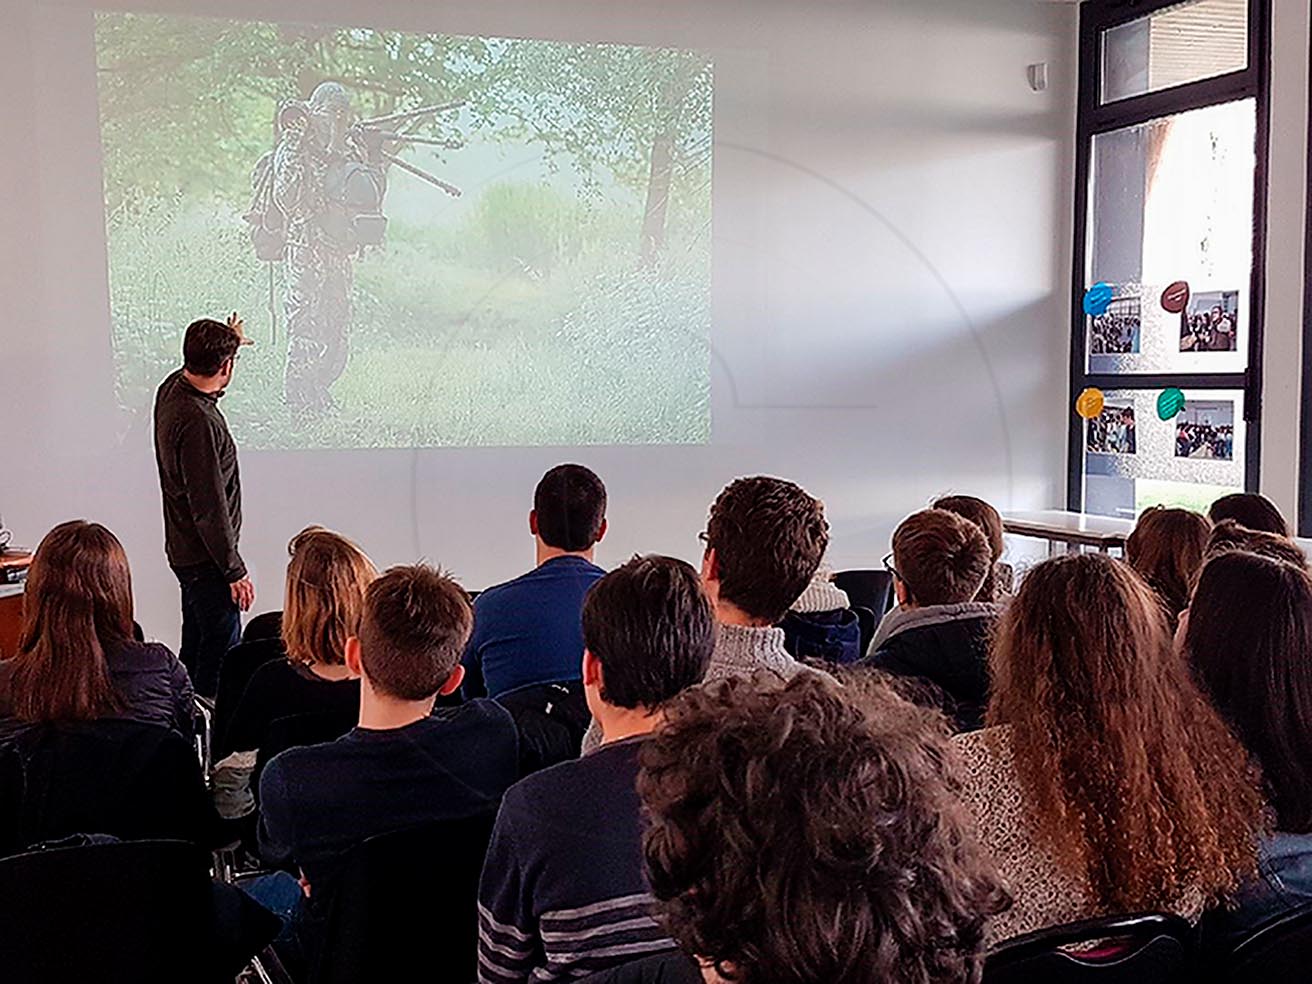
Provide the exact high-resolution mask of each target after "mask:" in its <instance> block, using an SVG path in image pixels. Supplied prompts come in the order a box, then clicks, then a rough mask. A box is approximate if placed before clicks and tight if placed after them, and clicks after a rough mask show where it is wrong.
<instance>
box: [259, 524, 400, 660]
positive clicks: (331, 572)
mask: <svg viewBox="0 0 1312 984" xmlns="http://www.w3.org/2000/svg"><path fill="white" fill-rule="evenodd" d="M287 552H288V553H289V554H290V555H291V558H292V559H291V563H289V564H288V565H287V593H286V599H285V601H284V605H283V615H282V639H283V643H284V644H285V645H286V647H287V658H288V659H289V660H291V661H292V662H293V663H301V664H303V665H309V664H311V663H318V664H321V665H340V664H341V663H343V662H344V661H345V659H346V640H347V638H349V637H350V636H352V635H354V634H355V633H356V631H357V629H358V627H359V624H360V613H361V611H362V610H363V609H364V592H365V589H366V588H367V587H369V584H370V582H372V581H373V580H374V578H376V577H377V576H378V571H377V570H376V569H375V568H374V565H373V562H372V561H371V560H370V559H369V558H368V557H367V556H366V555H365V553H364V551H363V550H361V549H360V548H359V547H358V546H356V545H355V544H354V543H352V542H351V541H350V540H348V539H347V538H346V537H344V536H342V535H341V534H340V533H334V532H333V531H332V530H327V529H324V528H323V527H322V526H309V527H306V528H305V529H303V530H301V532H299V533H297V534H296V536H294V537H292V539H291V542H290V543H288V544H287Z"/></svg>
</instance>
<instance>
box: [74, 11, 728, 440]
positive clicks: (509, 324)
mask: <svg viewBox="0 0 1312 984" xmlns="http://www.w3.org/2000/svg"><path fill="white" fill-rule="evenodd" d="M97 48H98V60H99V70H100V100H101V124H102V139H103V144H104V155H105V198H106V225H107V233H108V243H109V266H110V293H111V316H112V324H113V332H114V352H115V359H116V367H117V381H118V394H119V403H120V405H121V407H122V408H123V412H124V413H125V415H127V417H128V418H129V421H128V423H129V426H144V424H145V421H146V420H147V419H148V417H149V412H150V403H151V398H152V394H153V391H154V388H155V386H157V385H158V383H159V381H160V379H162V378H163V376H164V375H165V374H166V373H168V372H169V371H170V370H171V369H172V368H174V367H176V366H177V364H178V362H179V357H180V348H181V339H182V332H183V329H184V328H185V326H186V325H187V323H188V322H189V321H191V320H192V319H194V318H196V317H200V316H212V317H223V316H225V315H226V314H227V313H228V312H229V311H232V310H237V311H240V312H241V313H242V314H243V315H244V316H245V318H246V322H247V331H248V334H251V335H252V336H253V337H255V339H256V345H255V346H253V347H251V348H247V349H245V350H243V352H242V355H241V360H240V361H239V363H238V366H237V375H236V378H235V380H234V382H233V384H232V386H231V387H230V389H229V391H228V394H227V395H226V396H225V398H224V401H223V408H224V411H225V413H226V414H227V415H228V418H229V420H230V422H231V424H232V427H233V430H234V432H235V434H236V435H237V438H238V440H239V441H240V442H241V443H242V445H243V446H244V447H248V448H333V447H342V448H355V447H409V446H460V445H503V446H505V445H542V444H603V443H623V444H629V443H633V444H638V443H692V442H702V441H705V440H707V439H709V436H710V328H711V326H710V249H711V247H710V241H711V201H710V178H711V66H710V63H709V61H708V60H707V59H706V58H705V56H703V55H699V54H697V53H695V52H688V51H676V50H665V49H647V48H635V47H626V46H619V45H569V44H559V43H554V42H543V41H526V40H506V39H479V38H459V37H449V36H443V35H412V34H399V33H395V32H384V31H373V30H361V29H313V28H305V27H294V28H293V27H285V26H279V25H273V24H264V23H251V22H242V23H235V22H230V21H219V20H208V19H196V18H181V17H172V16H156V15H135V14H117V13H115V14H110V13H104V14H100V15H99V16H98V23H97ZM324 80H335V81H338V82H341V83H342V84H343V86H344V87H345V89H346V91H347V92H348V93H349V95H350V99H351V103H352V110H353V112H354V113H355V114H356V115H357V116H358V117H362V118H368V117H378V116H387V115H389V114H392V113H396V112H400V111H405V110H408V109H411V108H415V107H419V106H424V105H429V104H437V103H451V102H456V101H461V105H460V107H459V108H458V109H456V110H454V111H450V112H448V113H446V114H443V115H442V116H440V117H438V116H434V117H421V118H420V119H418V120H415V121H407V122H406V123H405V131H404V132H405V135H406V136H408V137H417V138H419V140H417V141H408V142H404V143H399V144H398V145H392V146H390V147H389V150H390V151H391V152H393V153H394V154H395V155H396V156H397V157H399V158H401V160H402V161H403V162H404V163H405V164H409V165H412V166H414V167H418V168H419V169H420V170H422V171H424V172H426V173H429V174H432V175H435V176H438V177H440V178H441V180H443V181H446V182H449V183H450V184H453V185H455V186H456V187H458V188H459V189H460V191H461V193H462V194H461V195H460V196H459V197H458V198H453V197H450V196H448V195H446V194H443V193H442V192H441V191H440V190H439V189H437V188H436V187H434V186H432V185H431V184H429V183H427V182H426V181H424V180H423V179H422V178H420V177H417V176H415V175H414V174H413V173H412V172H410V171H407V170H405V169H404V168H403V167H402V166H401V165H400V164H392V165H391V166H390V167H389V168H388V171H387V191H386V195H385V197H384V199H383V205H382V211H383V213H384V214H385V215H386V217H387V230H386V236H385V238H384V241H383V243H382V245H380V246H376V247H369V248H366V249H365V250H364V251H363V252H361V253H359V254H358V255H357V254H352V258H351V260H350V264H351V269H352V287H351V304H352V316H351V319H350V325H349V346H348V347H349V358H348V361H347V363H346V368H345V370H344V371H343V372H342V373H341V375H340V377H339V378H337V379H336V380H335V381H334V382H333V383H332V384H331V389H330V395H331V399H330V400H329V401H328V403H327V405H326V406H323V407H319V408H315V409H314V410H313V411H307V410H306V409H305V408H304V407H296V406H293V405H291V404H290V403H289V402H288V401H287V399H286V398H285V392H284V371H285V366H286V362H287V353H288V324H287V316H286V315H287V311H286V300H287V289H288V280H289V272H288V264H287V263H286V262H282V261H275V262H271V263H265V262H261V261H260V260H259V259H258V258H257V257H256V254H255V251H254V249H253V247H252V244H251V239H250V235H249V226H248V223H247V222H246V220H245V219H244V218H243V215H244V213H246V212H247V210H248V209H249V208H250V206H251V202H252V185H251V173H252V168H253V166H254V165H255V164H256V162H257V161H258V160H259V159H260V157H261V155H263V154H265V153H266V152H268V151H270V150H271V149H272V148H273V146H274V135H273V133H274V122H273V121H274V119H275V116H276V114H277V113H278V111H279V107H280V106H282V105H284V104H285V103H286V102H287V101H288V100H304V99H305V98H306V97H307V96H308V95H309V93H310V92H311V91H312V90H313V89H314V87H315V86H316V85H318V84H319V83H320V82H321V81H324ZM444 144H449V145H450V146H443V145H444Z"/></svg>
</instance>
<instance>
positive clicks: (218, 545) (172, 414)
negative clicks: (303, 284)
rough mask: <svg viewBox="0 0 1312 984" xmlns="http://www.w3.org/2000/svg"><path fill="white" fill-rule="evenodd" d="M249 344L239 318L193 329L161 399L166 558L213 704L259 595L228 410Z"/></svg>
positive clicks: (186, 640) (200, 684) (189, 649)
mask: <svg viewBox="0 0 1312 984" xmlns="http://www.w3.org/2000/svg"><path fill="white" fill-rule="evenodd" d="M249 344H251V340H250V339H248V338H247V337H246V336H245V335H244V334H243V332H242V321H241V319H240V318H239V317H237V314H236V312H233V314H232V315H231V317H229V318H228V320H227V322H223V321H215V320H213V319H211V318H201V319H199V320H198V321H193V322H192V323H191V324H190V325H188V326H187V334H186V337H185V338H184V340H183V343H182V357H183V365H182V368H181V369H176V370H174V371H173V372H172V373H170V374H169V376H168V378H166V379H165V380H164V382H163V383H161V384H160V387H159V389H158V390H157V391H156V393H155V462H156V464H157V465H158V467H159V485H160V493H161V496H162V498H163V501H164V552H165V554H166V556H167V557H168V561H169V566H170V567H172V568H173V572H174V574H176V575H177V578H178V583H179V584H180V585H181V588H182V645H181V647H180V648H179V651H178V656H179V658H180V659H181V660H182V663H183V665H184V666H186V667H187V670H188V671H189V672H190V673H191V678H192V683H193V684H194V685H195V688H196V692H197V693H198V694H201V695H202V696H205V697H213V696H214V693H215V691H216V690H217V689H218V684H219V662H220V661H221V660H222V659H223V654H224V653H226V652H227V651H228V649H229V648H230V647H232V646H233V645H235V644H236V643H237V642H238V640H239V639H240V635H241V613H242V612H244V611H247V610H249V609H250V607H251V605H252V603H254V601H255V586H254V585H253V584H252V583H251V580H250V577H249V576H248V574H247V570H246V565H245V563H243V562H242V559H241V554H240V553H239V552H238V549H237V542H238V539H239V538H240V536H241V475H240V474H239V472H238V468H237V445H236V443H235V442H234V441H233V439H232V434H231V433H230V432H229V431H228V422H227V421H226V420H225V419H224V417H223V413H222V411H220V410H219V398H220V397H221V396H223V394H224V391H225V390H226V389H227V387H228V384H229V383H230V382H232V374H233V369H234V367H235V366H236V363H237V358H238V350H239V349H240V348H241V347H242V346H243V345H249Z"/></svg>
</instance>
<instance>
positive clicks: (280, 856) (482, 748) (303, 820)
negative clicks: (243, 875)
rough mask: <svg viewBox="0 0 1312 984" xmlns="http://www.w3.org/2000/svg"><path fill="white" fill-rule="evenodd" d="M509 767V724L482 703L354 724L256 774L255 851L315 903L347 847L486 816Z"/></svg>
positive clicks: (515, 758)
mask: <svg viewBox="0 0 1312 984" xmlns="http://www.w3.org/2000/svg"><path fill="white" fill-rule="evenodd" d="M518 769H519V746H518V738H517V736H516V733H515V723H514V722H513V721H512V720H511V718H510V712H509V711H507V710H505V709H504V708H503V707H501V706H500V705H499V704H497V703H495V702H493V701H490V700H475V701H471V702H469V703H468V704H464V705H463V706H461V707H458V708H454V709H451V710H445V709H443V710H439V711H436V712H434V714H433V716H432V717H428V718H424V719H423V720H421V721H416V722H415V723H414V724H410V725H407V726H406V727H404V728H393V729H389V730H373V729H368V728H356V729H355V730H353V731H351V732H350V733H348V734H346V735H344V736H343V737H341V738H338V739H337V740H336V741H332V742H328V743H327V744H323V745H307V746H305V747H302V748H291V749H288V750H287V751H285V752H283V753H281V754H280V755H275V756H274V758H273V760H272V761H270V762H269V764H268V765H267V766H266V767H265V769H264V772H263V774H262V775H261V776H260V827H259V840H260V852H261V854H263V855H264V857H265V859H266V860H267V861H269V862H270V863H272V864H278V865H287V864H294V865H296V866H298V867H299V868H300V869H301V870H302V871H303V872H304V873H305V876H306V878H308V879H309V881H310V884H311V885H312V886H314V887H316V888H318V889H320V891H319V892H318V893H317V895H318V897H320V898H322V897H323V895H324V893H325V891H328V892H330V891H331V883H332V880H333V876H334V875H336V873H337V871H338V870H339V869H340V866H341V863H342V858H343V855H345V854H346V852H347V851H349V850H350V849H351V848H352V847H354V846H355V845H356V844H359V843H360V842H361V841H364V840H365V839H367V838H369V837H372V836H374V835H375V834H385V833H390V832H392V831H395V830H405V829H407V828H409V827H417V826H419V825H420V824H422V823H428V822H431V821H437V820H446V819H451V820H454V819H459V818H463V817H473V816H479V815H490V814H492V813H493V812H495V810H496V808H497V805H498V803H499V802H500V800H501V794H502V793H504V792H505V791H506V789H507V787H509V786H510V784H511V783H512V782H514V781H515V777H516V776H517V775H518ZM314 897H315V896H313V895H312V896H311V898H314Z"/></svg>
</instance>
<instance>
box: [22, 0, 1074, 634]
mask: <svg viewBox="0 0 1312 984" xmlns="http://www.w3.org/2000/svg"><path fill="white" fill-rule="evenodd" d="M125 5H126V4H125ZM10 8H16V9H14V10H13V12H12V13H9V14H6V15H5V23H4V27H5V33H6V37H7V39H9V43H8V44H7V45H6V48H7V50H8V51H9V53H10V56H9V57H8V58H6V59H0V73H3V74H0V91H2V92H4V93H5V98H4V100H2V101H0V114H3V115H0V125H3V127H4V132H5V133H6V134H7V136H6V140H5V144H6V151H5V153H4V154H0V209H2V210H3V211H2V212H0V214H3V216H4V221H3V222H0V284H2V285H3V286H2V288H0V289H3V299H4V302H5V312H6V316H5V317H4V319H3V324H0V387H2V388H0V401H3V406H2V407H0V410H2V411H3V414H4V416H3V418H2V419H0V430H2V432H3V435H4V454H3V457H2V458H0V461H2V462H3V463H2V464H0V515H3V517H4V520H5V523H6V524H7V525H9V526H11V527H12V528H13V529H14V530H15V531H16V535H17V538H18V539H19V540H22V541H25V542H29V543H33V542H35V541H36V540H37V539H38V538H39V537H40V535H41V534H42V532H44V530H45V529H47V528H48V527H49V526H50V525H51V524H52V523H54V522H57V521H59V520H62V519H66V518H69V517H72V516H85V517H88V518H94V519H97V520H100V521H103V522H105V523H107V524H108V525H110V526H111V527H112V528H113V529H115V530H116V531H117V532H118V533H119V535H120V536H121V537H122V539H123V540H124V542H125V544H126V545H127V547H128V550H129V554H130V556H131V557H132V559H133V563H134V573H135V577H136V587H137V600H138V606H139V610H140V618H141V621H142V622H143V623H144V624H145V625H146V627H147V630H148V631H149V632H151V633H153V634H156V635H158V636H160V637H161V638H164V639H165V640H167V641H176V633H177V622H178V615H177V611H176V609H177V600H176V587H175V584H174V582H173V581H172V578H171V575H170V574H169V571H168V569H167V567H166V566H165V563H164V559H163V553H162V531H161V521H160V518H159V501H158V489H157V486H156V478H155V471H154V462H153V459H152V455H151V450H150V439H149V435H148V434H147V433H144V432H143V433H137V432H132V433H129V434H127V435H115V434H113V433H109V430H110V425H109V424H108V421H110V420H112V419H113V418H112V415H111V414H109V413H108V407H109V406H110V405H111V401H112V393H111V386H112V380H111V373H110V370H109V368H108V361H107V359H108V350H109V342H108V339H109V325H108V317H107V311H106V296H107V293H106V292H107V286H106V274H105V256H104V242H103V213H102V208H101V205H100V195H101V191H100V181H101V177H100V171H99V162H98V147H99V143H98V129H97V123H96V115H95V114H96V107H95V94H94V79H93V70H92V69H93V65H92V62H91V58H92V55H93V50H92V39H91V37H90V34H89V28H90V22H89V16H88V15H87V14H86V12H85V10H79V9H78V8H77V7H75V6H55V5H54V4H37V3H35V0H18V2H17V3H12V4H11V5H10ZM152 8H153V9H160V10H173V11H185V12H190V13H223V14H227V15H230V16H246V17H252V18H283V19H294V20H302V21H317V22H336V23H352V22H366V23H369V24H370V25H372V26H394V27H401V28H425V29H433V30H439V31H446V32H450V33H462V34H469V33H489V34H512V35H517V36H530V37H557V38H564V39H571V40H610V41H624V42H633V43H648V44H678V45H685V46H690V47H699V48H703V49H709V50H710V51H711V52H712V53H713V55H714V57H715V59H716V92H715V101H716V122H715V127H716V140H717V149H716V158H715V192H714V194H715V199H714V208H715V213H714V229H715V240H714V320H715V324H714V336H713V344H714V347H715V349H716V352H717V356H718V357H717V359H716V361H715V365H714V369H713V427H714V439H713V441H712V443H711V444H710V445H708V446H705V447H692V448H687V447H667V448H626V447H607V448H588V449H584V450H572V449H568V448H532V449H467V450H466V449H461V450H441V449H436V450H421V451H413V452H411V451H378V452H359V451H354V452H314V453H274V452H268V453H259V454H256V453H248V454H246V455H244V456H243V459H242V473H243V481H244V486H245V500H246V502H245V505H246V517H247V521H246V527H245V530H244V533H243V541H242V545H243V553H244V554H245V556H246V558H247V560H248V562H249V563H250V564H251V566H252V568H253V570H254V573H255V576H256V578H257V583H258V589H259V591H260V593H261V603H260V605H258V606H257V607H271V606H274V605H277V604H280V603H281V599H280V594H281V576H282V567H283V564H284V562H285V558H286V554H285V552H284V546H285V544H286V541H287V539H288V538H289V537H290V536H291V535H292V534H293V533H294V532H295V531H296V530H297V529H299V528H300V527H302V526H303V525H305V524H306V523H309V522H319V523H324V524H327V525H329V526H333V527H336V528H339V529H341V530H343V531H344V532H347V533H349V534H350V535H352V536H354V537H356V538H357V539H359V540H360V541H361V542H362V543H363V544H364V545H365V546H366V547H367V549H368V550H369V551H370V552H371V553H372V554H373V556H374V558H375V559H376V560H377V561H379V562H380V563H382V564H389V563H395V562H401V561H406V560H410V559H412V558H414V557H416V556H425V557H428V558H430V559H433V560H436V561H439V562H441V563H442V564H444V565H445V566H447V567H449V568H451V569H453V570H454V571H455V572H456V573H457V574H459V575H460V576H461V577H462V578H463V580H464V581H465V583H466V584H468V585H469V586H471V587H478V586H482V585H484V584H486V583H488V582H491V581H494V580H496V579H500V578H504V577H507V576H510V575H513V574H515V573H517V572H518V571H519V570H521V569H523V568H524V567H526V566H527V565H528V564H529V563H530V562H531V557H532V554H531V542H530V541H529V539H528V536H527V532H526V529H525V513H526V512H527V509H528V504H529V503H528V499H529V496H530V493H531V489H532V486H533V483H534V482H535V481H536V479H537V477H538V476H539V474H540V473H541V471H542V470H543V469H544V468H546V467H548V466H550V465H552V464H554V463H556V462H559V461H563V460H571V459H573V460H581V461H584V462H586V463H588V464H590V465H591V466H592V467H594V468H595V469H596V470H597V471H598V472H599V473H600V474H601V475H602V476H603V478H605V480H606V481H607V484H608V485H609V487H610V490H611V497H612V506H611V528H612V533H611V535H610V536H609V537H608V539H607V541H606V543H605V545H604V549H603V550H602V551H601V554H602V561H603V563H608V564H609V563H614V562H616V561H619V560H621V559H623V558H624V557H626V556H627V555H629V554H630V553H632V552H634V551H653V550H655V551H662V552H668V553H673V554H677V555H681V556H685V557H689V558H694V557H695V556H696V554H697V551H698V544H697V540H696V534H697V532H698V531H699V530H700V529H701V528H702V526H701V524H702V523H703V521H704V519H705V511H706V507H707V505H708V503H709V502H710V501H711V499H712V498H713V497H714V495H715V493H716V492H717V491H718V490H719V488H720V487H721V486H722V485H723V484H724V483H725V482H726V481H727V480H728V479H730V478H731V477H733V476H734V475H738V474H747V473H754V472H762V471H765V472H773V473H778V474H783V475H786V476H789V477H792V478H795V479H797V480H799V481H801V482H802V483H803V484H804V485H806V486H807V487H808V488H809V489H811V490H812V491H813V492H814V493H816V494H818V495H820V496H821V497H822V498H824V500H825V501H826V504H827V506H828V509H829V515H830V519H831V522H832V524H833V528H834V545H833V548H832V559H833V561H834V562H835V564H837V565H838V566H840V567H843V566H857V565H874V564H877V563H878V559H879V558H880V557H881V556H882V555H883V553H884V552H885V551H886V549H887V547H886V544H887V539H888V535H889V533H890V531H891V529H892V527H893V525H894V524H895V523H896V522H897V520H898V519H899V518H900V517H901V516H902V515H904V514H905V513H907V512H909V511H911V510H913V509H915V508H918V507H920V506H922V505H923V504H925V502H926V501H927V500H928V499H929V498H930V497H931V496H933V495H935V494H937V493H940V492H943V491H946V490H949V489H952V490H958V491H970V492H975V493H978V494H982V495H985V496H987V497H989V498H991V499H992V500H993V501H995V502H996V503H997V504H998V505H999V506H1000V507H1003V508H1006V507H1012V508H1018V509H1019V508H1037V507H1045V506H1051V505H1054V504H1057V503H1058V502H1059V501H1060V500H1061V498H1062V495H1063V492H1062V490H1063V488H1064V483H1065V439H1066V414H1067V407H1066V404H1067V399H1066V397H1067V394H1066V374H1067V352H1068V336H1069V320H1068V317H1067V299H1068V297H1069V269H1070V236H1071V230H1070V215H1071V195H1072V187H1071V170H1072V141H1073V131H1074V86H1073V81H1074V79H1073V73H1074V69H1075V37H1076V28H1075V7H1074V6H1065V5H1055V4H1046V3H1040V2H1029V0H1025V2H1021V0H1016V2H1011V0H944V2H927V0H907V2H890V0H877V2H865V3H838V2H833V3H830V2H814V0H812V2H807V3H797V2H795V0H751V2H748V0H741V2H729V0H715V2H702V0H669V2H665V3H660V4H638V3H626V2H615V3H610V4H595V3H590V2H587V0H547V2H530V0H482V2H475V0H453V2H448V3H444V4H441V5H424V8H423V9H420V8H419V6H418V5H412V4H407V3H404V2H401V0H382V2H378V3H371V4H365V3H363V2H361V0H354V2H353V0H324V2H319V3H315V2H311V0H285V2H282V3H279V4H276V5H275V4H272V3H269V2H267V0H239V2H220V0H191V2H186V0H174V2H157V3H155V4H153V5H152ZM7 9H9V8H7ZM1043 61H1046V62H1048V63H1049V67H1050V75H1049V77H1050V81H1051V86H1050V88H1049V90H1048V91H1046V92H1044V93H1035V92H1032V91H1031V90H1030V88H1029V86H1028V84H1027V81H1026V71H1025V70H1026V66H1027V65H1028V64H1030V63H1033V62H1043ZM15 134H22V135H24V137H23V138H21V139H16V138H15V136H14V135H15ZM29 137H30V138H29ZM215 313H218V312H208V311H205V312H202V311H197V312H196V314H197V316H200V315H203V314H215ZM238 385H239V381H238Z"/></svg>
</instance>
